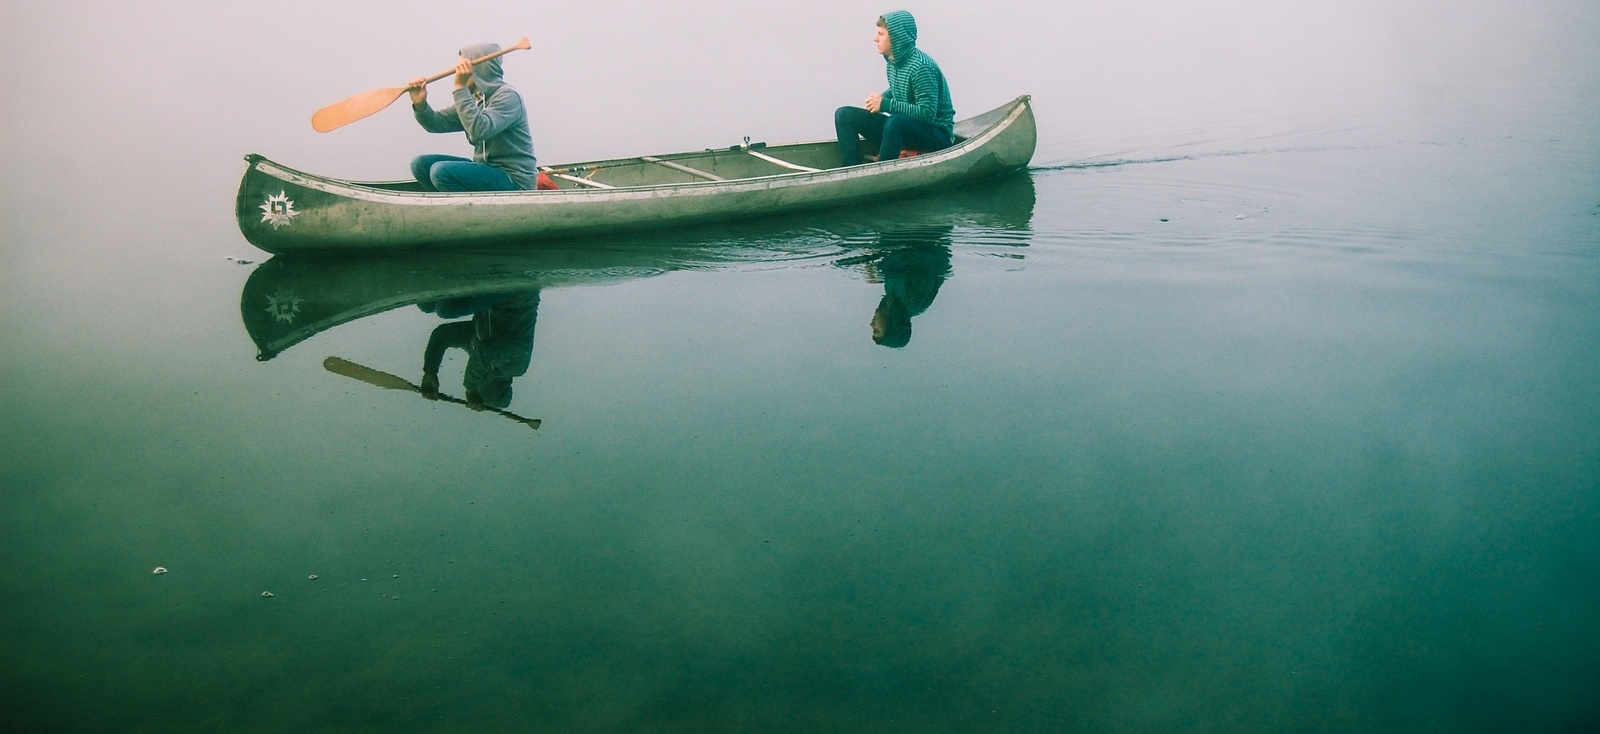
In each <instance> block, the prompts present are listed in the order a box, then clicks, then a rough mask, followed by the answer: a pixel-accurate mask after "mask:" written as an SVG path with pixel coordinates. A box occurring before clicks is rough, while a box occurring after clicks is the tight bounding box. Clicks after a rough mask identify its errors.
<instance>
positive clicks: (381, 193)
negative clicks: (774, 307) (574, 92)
mask: <svg viewBox="0 0 1600 734" xmlns="http://www.w3.org/2000/svg"><path fill="white" fill-rule="evenodd" d="M1028 99H1029V97H1028V95H1023V96H1021V97H1018V98H1016V99H1015V100H1012V101H1011V102H1008V103H1006V105H1002V106H1001V107H998V108H996V110H999V109H1004V108H1005V107H1008V106H1009V107H1010V108H1011V109H1010V110H1009V111H1007V113H1006V114H1005V115H1004V116H1003V117H1002V118H1001V119H1000V120H999V121H997V122H995V123H994V124H993V125H990V126H989V127H987V128H985V129H984V130H983V131H982V132H980V133H978V134H976V135H973V136H972V137H969V138H966V139H965V140H962V141H961V142H959V143H956V144H955V145H952V146H950V147H948V148H944V149H942V150H937V151H934V152H932V153H924V154H922V155H919V156H913V157H911V158H899V159H896V160H892V161H874V162H872V163H864V164H861V165H857V166H846V167H841V168H825V169H821V170H817V171H784V172H781V173H773V174H767V175H762V176H748V177H744V178H730V179H725V180H722V181H685V182H678V183H662V184H646V185H643V186H615V187H613V188H609V189H598V188H596V189H556V190H553V191H551V190H545V191H526V190H519V191H481V192H433V191H396V190H394V189H388V188H379V187H378V185H381V184H387V185H399V184H403V183H405V182H403V181H373V182H356V181H347V180H344V179H337V178H331V177H327V176H320V175H317V174H314V173H306V172H304V171H299V170H296V169H293V168H289V167H287V166H284V165H283V164H280V163H277V162H276V161H273V160H271V159H268V158H266V157H264V156H260V155H256V154H251V155H249V156H246V160H248V161H250V162H251V164H252V167H253V168H254V169H255V170H257V171H259V172H261V173H263V174H266V175H269V176H272V177H274V178H279V179H282V180H284V181H287V182H289V183H293V184H295V185H298V186H303V187H305V188H309V189H313V190H317V191H322V192H324V193H328V194H333V195H336V196H343V197H347V198H352V199H357V200H361V201H367V202H372V203H377V204H394V205H401V206H459V205H461V204H464V203H467V202H472V203H475V204H525V203H528V202H529V201H530V200H544V199H553V198H564V197H576V198H582V199H585V200H592V199H596V198H605V199H640V198H654V197H656V196H659V195H661V192H664V191H669V192H673V193H681V194H683V195H686V196H697V195H707V194H717V193H726V192H729V191H741V190H749V189H766V188H771V185H772V184H773V183H777V182H783V183H790V182H794V183H805V184H811V183H830V182H833V181H836V180H847V179H853V178H864V177H867V176H876V175H881V174H883V173H887V172H889V171H895V170H909V169H913V168H921V167H925V166H932V165H938V164H940V163H943V162H946V161H950V160H955V159H957V158H960V157H962V156H964V155H966V154H968V153H970V152H972V151H974V150H978V149H981V148H982V147H983V146H984V145H985V144H987V143H988V142H989V141H991V140H993V139H994V138H996V137H998V136H999V135H1000V134H1001V133H1003V132H1004V131H1005V129H1006V128H1008V127H1009V126H1010V125H1011V124H1012V123H1014V122H1015V121H1016V120H1017V118H1019V117H1021V116H1022V115H1023V114H1024V113H1025V112H1027V110H1028V105H1027V102H1028ZM986 114H987V113H986ZM831 142H833V141H829V140H817V141H809V142H803V143H793V144H792V145H817V144H826V143H831ZM787 145H789V144H786V145H785V146H774V147H787ZM698 153H699V152H698V151H696V152H688V153H679V154H670V155H664V156H639V157H634V158H614V159H608V160H601V161H591V162H582V163H573V164H569V165H566V166H561V167H558V168H571V167H574V166H581V167H589V168H596V167H605V166H608V165H613V166H614V165H624V164H630V163H644V162H647V161H645V160H644V159H645V158H647V157H654V158H659V159H661V160H666V161H675V160H676V159H678V158H693V157H695V156H696V155H698Z"/></svg>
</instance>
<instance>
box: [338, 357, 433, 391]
mask: <svg viewBox="0 0 1600 734" xmlns="http://www.w3.org/2000/svg"><path fill="white" fill-rule="evenodd" d="M322 368H323V369H325V370H327V371H329V372H332V373H334V374H336V375H344V376H345V377H354V378H356V379H357V380H360V381H362V382H365V383H367V384H369V385H377V386H378V387H386V388H389V389H390V390H410V391H412V392H417V391H418V388H417V386H416V385H413V384H411V383H409V382H406V381H405V379H404V378H400V377H395V376H394V375H391V374H389V373H387V372H380V371H378V370H375V369H372V368H371V367H363V366H361V365H359V364H356V363H355V362H347V361H345V360H342V359H339V358H338V357H329V358H327V359H324V360H322Z"/></svg>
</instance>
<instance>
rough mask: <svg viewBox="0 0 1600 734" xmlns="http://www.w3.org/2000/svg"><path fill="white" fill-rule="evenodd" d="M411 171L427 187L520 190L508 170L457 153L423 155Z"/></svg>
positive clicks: (460, 189) (462, 189) (442, 189)
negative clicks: (507, 172)
mask: <svg viewBox="0 0 1600 734" xmlns="http://www.w3.org/2000/svg"><path fill="white" fill-rule="evenodd" d="M411 175H413V176H416V177H417V183H419V184H422V190H423V191H516V190H517V182H515V181H512V180H511V177H510V176H508V175H506V172H505V171H502V170H500V169H498V168H495V167H494V166H491V165H489V164H487V163H474V162H473V161H472V160H471V159H470V158H460V157H457V156H453V155H419V156H417V157H416V158H414V159H412V161H411Z"/></svg>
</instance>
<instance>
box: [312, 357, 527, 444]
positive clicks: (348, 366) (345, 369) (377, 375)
mask: <svg viewBox="0 0 1600 734" xmlns="http://www.w3.org/2000/svg"><path fill="white" fill-rule="evenodd" d="M322 368H323V369H325V370H327V371H329V372H332V373H333V374H336V375H344V376H345V377H354V378H355V379H357V380H360V381H362V382H365V383H367V384H368V385H377V386H378V387H382V388H388V389H390V390H409V391H411V392H414V393H418V394H421V393H422V388H420V387H417V386H416V385H413V384H411V383H410V382H408V381H406V379H405V378H403V377H397V376H395V375H391V374H389V373H387V372H381V371H379V370H375V369H372V368H371V367H365V366H362V365H359V364H356V363H355V362H350V361H348V360H343V359H340V358H338V357H329V358H327V359H324V360H322ZM439 399H440V400H443V401H445V402H447V403H455V404H456V405H466V404H467V401H465V400H462V399H461V398H455V397H451V396H449V395H445V394H443V393H440V394H439ZM483 409H484V410H487V411H489V412H491V413H499V414H500V415H503V416H505V417H507V418H510V419H511V420H514V421H516V422H518V423H521V424H522V425H525V426H527V427H529V428H532V429H533V430H535V431H537V430H539V424H540V423H543V421H541V420H539V419H538V418H523V417H522V416H520V415H517V414H516V413H512V412H510V411H505V410H501V409H499V408H491V407H489V406H487V405H485V406H483Z"/></svg>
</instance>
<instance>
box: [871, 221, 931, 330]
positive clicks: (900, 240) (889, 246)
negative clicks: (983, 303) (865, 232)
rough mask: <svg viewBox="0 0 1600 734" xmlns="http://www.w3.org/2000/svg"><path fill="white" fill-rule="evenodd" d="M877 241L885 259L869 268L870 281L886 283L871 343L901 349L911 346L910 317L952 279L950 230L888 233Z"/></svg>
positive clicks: (923, 308)
mask: <svg viewBox="0 0 1600 734" xmlns="http://www.w3.org/2000/svg"><path fill="white" fill-rule="evenodd" d="M878 241H879V251H880V252H882V253H883V254H882V256H881V257H879V258H878V259H877V260H875V261H873V262H869V263H867V264H866V272H867V279H868V280H869V281H871V282H875V283H876V282H881V283H883V299H882V300H880V301H878V308H877V310H875V311H873V312H872V341H874V342H876V343H878V344H881V345H883V346H886V347H890V348H893V349H899V348H901V347H904V346H905V345H907V344H909V343H911V317H913V316H916V315H918V314H920V313H922V312H923V311H926V310H928V307H929V306H931V305H933V299H934V297H935V296H937V295H939V286H941V285H943V284H944V280H945V278H947V277H949V276H950V228H949V227H932V228H918V229H911V230H904V231H899V232H885V233H883V234H881V235H879V240H878Z"/></svg>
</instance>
